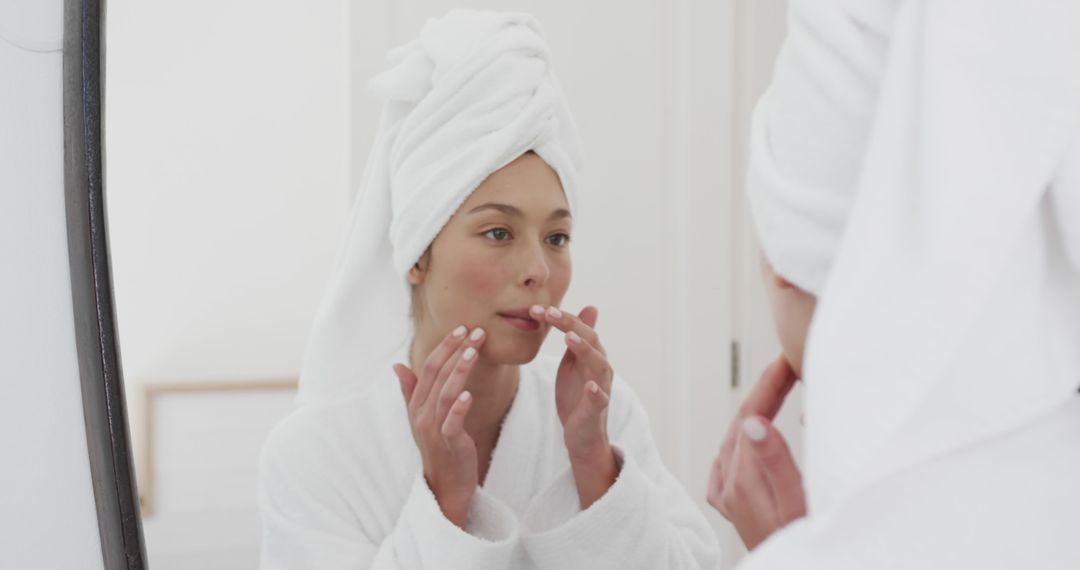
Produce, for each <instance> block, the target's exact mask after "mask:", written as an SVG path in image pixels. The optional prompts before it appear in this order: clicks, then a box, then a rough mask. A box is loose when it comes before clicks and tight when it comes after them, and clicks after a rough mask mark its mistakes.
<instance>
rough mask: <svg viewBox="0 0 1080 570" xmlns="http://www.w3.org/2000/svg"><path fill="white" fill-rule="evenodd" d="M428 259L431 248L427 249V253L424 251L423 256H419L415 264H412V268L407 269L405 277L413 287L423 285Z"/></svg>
mask: <svg viewBox="0 0 1080 570" xmlns="http://www.w3.org/2000/svg"><path fill="white" fill-rule="evenodd" d="M430 257H431V248H428V249H427V251H425V252H424V254H423V255H421V256H420V259H418V260H417V261H416V263H414V264H413V266H412V268H410V269H409V273H408V275H407V277H408V279H409V284H410V285H414V286H415V285H422V284H423V283H424V280H425V278H427V267H428V261H429V258H430Z"/></svg>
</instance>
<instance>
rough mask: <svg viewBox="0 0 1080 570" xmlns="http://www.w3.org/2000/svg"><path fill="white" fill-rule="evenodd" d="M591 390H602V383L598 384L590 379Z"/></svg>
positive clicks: (594, 391) (595, 391) (593, 391)
mask: <svg viewBox="0 0 1080 570" xmlns="http://www.w3.org/2000/svg"><path fill="white" fill-rule="evenodd" d="M589 391H590V392H592V393H593V394H595V393H597V392H599V391H600V385H599V384H597V383H596V382H591V381H590V382H589Z"/></svg>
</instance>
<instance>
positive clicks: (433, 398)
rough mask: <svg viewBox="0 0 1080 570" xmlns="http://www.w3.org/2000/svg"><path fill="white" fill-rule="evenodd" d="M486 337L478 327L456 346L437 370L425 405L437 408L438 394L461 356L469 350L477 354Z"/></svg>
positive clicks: (459, 361)
mask: <svg viewBox="0 0 1080 570" xmlns="http://www.w3.org/2000/svg"><path fill="white" fill-rule="evenodd" d="M486 336H487V335H486V334H485V333H484V329H482V328H479V327H478V328H475V329H473V330H472V332H470V333H469V334H468V335H467V336H466V337H465V340H464V341H463V342H462V343H461V345H460V346H458V348H457V350H456V351H454V354H453V355H452V356H451V357H450V359H449V360H447V361H446V362H445V363H444V364H443V365H442V368H441V369H439V373H438V375H437V376H436V377H435V382H433V383H432V385H431V391H430V392H428V399H427V401H426V402H425V405H431V406H432V407H436V408H437V407H438V398H439V396H440V394H442V390H443V387H444V386H445V385H446V381H447V380H448V379H449V378H450V375H451V374H453V372H454V370H455V369H456V368H457V367H458V366H459V365H460V364H461V357H462V355H464V354H465V351H467V350H468V349H470V348H472V349H473V350H474V351H476V352H479V351H480V345H481V344H483V342H484V339H485V338H486ZM435 425H439V424H435Z"/></svg>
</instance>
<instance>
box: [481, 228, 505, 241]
mask: <svg viewBox="0 0 1080 570" xmlns="http://www.w3.org/2000/svg"><path fill="white" fill-rule="evenodd" d="M483 235H485V236H488V237H489V238H491V239H493V240H495V241H505V240H507V239H509V238H510V232H509V231H507V230H505V229H503V228H493V229H490V230H488V231H486V232H484V233H483Z"/></svg>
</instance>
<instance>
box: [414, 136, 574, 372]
mask: <svg viewBox="0 0 1080 570" xmlns="http://www.w3.org/2000/svg"><path fill="white" fill-rule="evenodd" d="M570 231H571V218H570V212H569V207H568V206H567V202H566V198H565V196H564V195H563V190H562V185H561V183H560V182H559V178H558V175H557V174H556V173H555V171H554V170H553V169H552V168H551V167H550V166H548V165H547V163H546V162H544V161H543V160H542V159H541V158H540V157H539V156H537V155H536V154H534V153H531V152H530V153H526V154H525V155H523V156H521V157H519V158H518V159H516V160H515V161H513V162H511V163H510V164H508V165H507V166H505V167H503V168H502V169H500V170H498V171H496V172H494V173H492V174H491V175H490V176H489V177H488V178H487V180H485V181H484V182H483V183H481V184H480V186H478V187H477V189H476V190H475V191H474V192H473V193H472V195H470V196H469V198H468V199H467V200H466V201H465V203H464V204H463V205H462V206H461V208H460V209H458V211H457V212H456V213H455V214H454V215H453V217H451V218H450V221H449V222H448V223H447V224H446V226H445V227H444V228H443V230H442V232H440V233H439V235H438V236H437V237H436V238H435V241H433V242H432V244H431V249H430V250H429V252H428V253H426V254H425V255H424V256H423V257H422V258H421V259H420V262H419V263H418V264H417V267H414V268H413V269H412V270H411V271H410V272H409V282H410V283H412V284H413V285H414V286H415V287H416V288H417V291H416V295H414V299H416V301H417V303H416V305H415V306H414V307H413V310H414V311H415V313H416V315H417V317H418V322H417V336H419V337H422V338H426V339H428V340H434V341H435V342H437V341H438V340H440V339H441V338H442V337H443V336H445V335H446V334H447V333H448V332H449V331H451V330H453V329H454V327H456V326H458V325H465V326H467V327H469V328H470V329H472V328H475V327H482V328H483V329H484V330H485V331H486V332H487V334H488V338H487V341H485V343H484V346H483V349H482V351H481V356H482V357H484V358H487V359H488V360H489V361H492V362H495V363H502V364H523V363H526V362H529V361H531V360H532V359H533V358H534V357H535V356H536V354H537V352H538V351H539V350H540V345H541V343H542V342H543V340H544V337H545V336H546V335H547V333H548V330H549V326H548V325H545V324H540V323H538V322H537V321H535V320H533V319H532V318H531V317H530V316H529V308H530V307H531V306H532V305H536V304H540V305H554V306H558V305H559V304H560V303H561V302H562V298H563V295H564V294H566V289H567V287H569V285H570V273H571V266H570V248H569V245H570V244H569V240H570Z"/></svg>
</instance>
